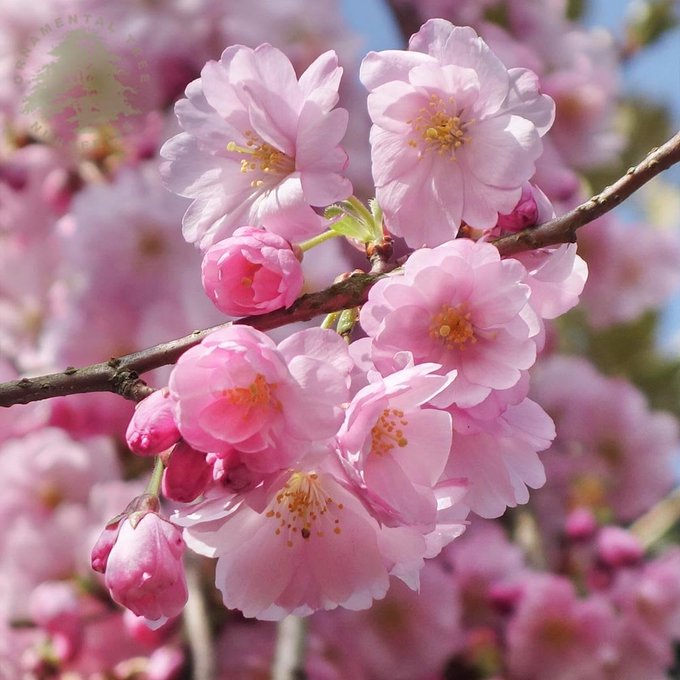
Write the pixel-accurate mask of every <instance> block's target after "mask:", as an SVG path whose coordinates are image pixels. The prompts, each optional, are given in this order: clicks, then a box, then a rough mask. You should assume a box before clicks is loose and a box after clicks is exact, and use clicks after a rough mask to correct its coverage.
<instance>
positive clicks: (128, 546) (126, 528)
mask: <svg viewBox="0 0 680 680" xmlns="http://www.w3.org/2000/svg"><path fill="white" fill-rule="evenodd" d="M135 514H136V513H135ZM107 531H109V529H108V528H107V529H105V534H104V535H103V536H104V540H103V542H102V541H101V539H100V541H99V542H98V543H97V545H96V546H95V549H94V551H93V566H94V567H95V568H97V570H98V571H103V573H104V575H105V580H106V586H107V588H108V589H109V591H110V593H111V597H112V598H113V599H114V600H115V601H116V602H118V604H121V605H123V606H124V607H127V608H128V609H130V610H132V611H133V612H134V613H135V614H137V616H143V617H145V618H147V619H149V620H150V621H152V622H156V623H157V625H162V623H164V622H165V621H166V620H167V619H169V618H172V617H173V616H177V615H178V614H179V613H180V612H181V611H182V609H183V608H184V605H185V604H186V601H187V586H186V582H185V578H184V567H183V565H182V556H183V554H184V541H183V540H182V532H181V530H180V529H178V528H177V527H176V526H174V525H173V524H171V523H170V522H168V521H167V520H164V519H163V518H162V517H160V516H159V515H158V514H156V513H155V512H146V513H145V514H143V516H142V517H141V519H140V518H139V517H138V516H137V517H135V515H132V516H130V517H125V518H124V519H122V520H121V521H120V525H119V526H118V528H117V535H116V536H115V540H113V541H112V540H111V536H110V531H109V533H108V534H107V533H106V532H107Z"/></svg>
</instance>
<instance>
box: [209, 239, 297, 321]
mask: <svg viewBox="0 0 680 680" xmlns="http://www.w3.org/2000/svg"><path fill="white" fill-rule="evenodd" d="M202 271H203V289H204V290H205V292H206V294H207V295H208V297H209V298H210V299H211V300H212V301H213V303H214V304H215V306H216V307H217V308H218V309H219V310H220V311H221V312H224V313H225V314H230V315H232V316H247V315H249V314H265V313H266V312H271V311H273V310H275V309H279V308H281V307H290V305H292V304H293V302H295V299H296V298H297V296H298V295H299V294H300V292H301V291H302V285H303V283H304V281H303V276H302V266H301V264H300V260H299V259H298V258H297V256H296V255H295V253H294V252H293V250H292V248H291V246H290V244H289V243H288V241H286V240H285V239H283V238H281V237H280V236H278V235H277V234H271V233H269V232H267V231H265V230H264V229H255V228H254V227H241V228H240V229H237V230H236V231H235V232H234V235H233V236H231V237H229V238H226V239H224V240H222V241H218V242H217V243H215V244H213V245H212V246H210V248H208V250H207V251H206V253H205V256H204V258H203V266H202Z"/></svg>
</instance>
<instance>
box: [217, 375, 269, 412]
mask: <svg viewBox="0 0 680 680" xmlns="http://www.w3.org/2000/svg"><path fill="white" fill-rule="evenodd" d="M274 387H276V385H270V384H269V383H268V382H267V380H266V379H265V377H264V376H263V375H262V374H261V373H258V374H257V375H256V376H255V380H253V382H252V383H250V385H248V386H247V387H232V388H231V389H227V390H223V392H222V394H223V395H224V396H225V397H227V399H229V401H230V403H231V404H233V405H234V406H246V407H253V408H257V407H262V406H272V407H273V408H274V409H276V410H277V411H280V410H281V402H279V400H278V399H277V398H276V395H275V394H274Z"/></svg>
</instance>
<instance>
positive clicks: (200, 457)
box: [162, 441, 212, 503]
mask: <svg viewBox="0 0 680 680" xmlns="http://www.w3.org/2000/svg"><path fill="white" fill-rule="evenodd" d="M211 480H212V467H211V466H210V465H208V463H207V462H206V459H205V453H202V452H201V451H197V450H196V449H194V448H193V447H191V446H189V444H187V443H186V442H184V441H180V442H179V444H177V446H175V448H174V449H173V450H172V454H171V455H170V459H169V460H168V465H167V467H166V468H165V473H164V474H163V487H162V488H163V495H164V496H166V497H167V498H170V499H172V500H173V501H178V502H180V503H190V502H191V501H193V500H194V499H196V498H198V497H199V496H200V495H201V494H202V493H203V492H204V491H205V488H206V487H207V486H208V484H209V483H210V481H211Z"/></svg>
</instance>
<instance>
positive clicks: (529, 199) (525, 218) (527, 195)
mask: <svg viewBox="0 0 680 680" xmlns="http://www.w3.org/2000/svg"><path fill="white" fill-rule="evenodd" d="M537 221H538V205H537V204H536V199H535V198H534V194H533V191H532V188H531V184H529V182H525V183H524V184H523V185H522V195H521V196H520V199H519V201H517V205H516V206H515V207H514V208H513V209H512V212H511V213H509V214H507V215H498V222H497V223H496V229H497V230H498V231H499V232H500V233H508V232H515V231H521V230H522V229H526V228H527V227H533V226H534V225H535V224H536V222H537Z"/></svg>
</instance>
